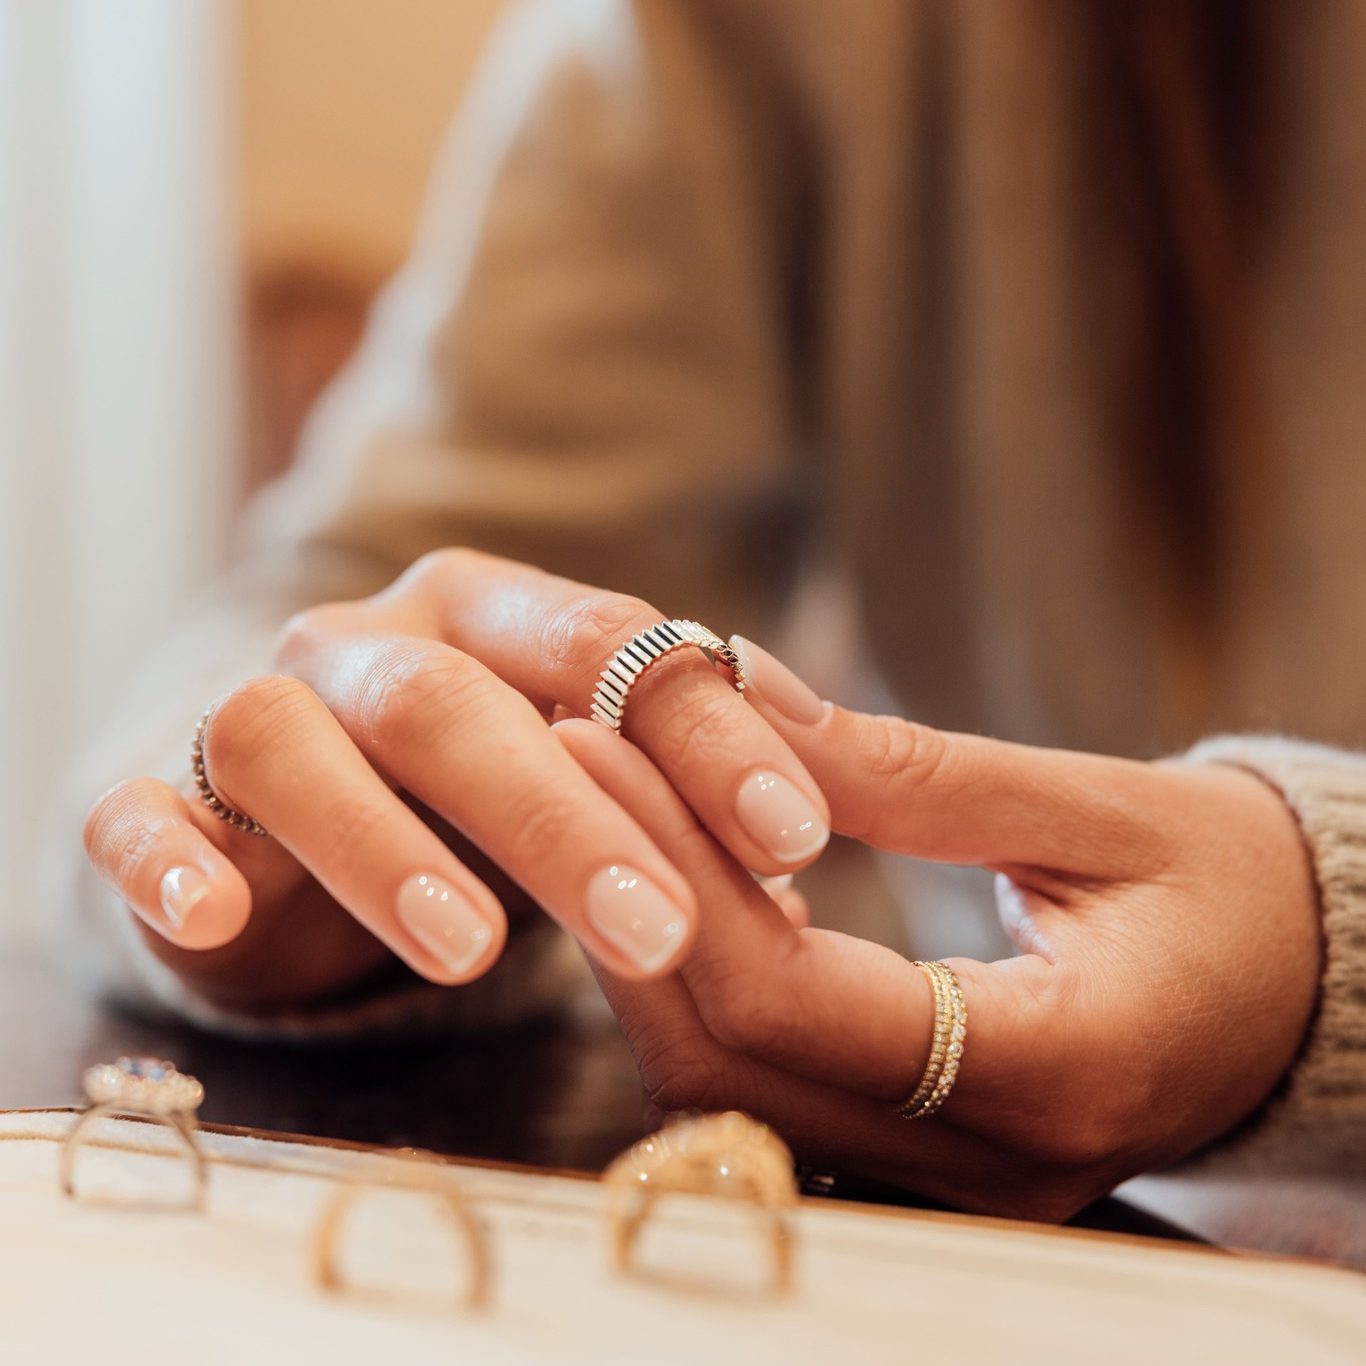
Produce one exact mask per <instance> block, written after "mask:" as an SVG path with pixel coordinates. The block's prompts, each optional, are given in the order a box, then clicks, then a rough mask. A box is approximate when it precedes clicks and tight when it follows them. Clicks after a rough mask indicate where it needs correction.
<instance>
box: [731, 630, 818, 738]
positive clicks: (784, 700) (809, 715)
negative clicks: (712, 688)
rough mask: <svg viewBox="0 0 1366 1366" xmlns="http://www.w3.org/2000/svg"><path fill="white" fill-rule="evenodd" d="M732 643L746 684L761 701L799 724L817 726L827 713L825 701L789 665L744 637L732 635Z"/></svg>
mask: <svg viewBox="0 0 1366 1366" xmlns="http://www.w3.org/2000/svg"><path fill="white" fill-rule="evenodd" d="M730 643H731V646H732V648H733V649H734V650H735V652H736V654H738V655H739V656H740V663H741V665H742V666H743V667H744V671H745V679H746V687H747V688H753V689H754V692H755V694H756V696H757V697H758V698H759V700H760V701H761V702H767V703H768V705H769V706H770V707H772V708H773V710H774V711H776V712H781V713H782V715H784V716H786V717H787V719H788V720H789V721H795V722H796V723H797V724H798V725H799V726H814V725H815V724H816V722H817V721H819V720H820V719H821V717H822V716H824V715H825V703H824V702H822V701H821V699H820V698H819V697H817V696H816V694H815V693H814V692H812V691H811V689H810V688H808V687H807V686H806V684H805V683H803V682H802V680H801V679H800V678H798V677H797V675H796V674H794V673H793V672H792V670H791V669H789V668H788V667H787V665H786V664H782V663H780V662H779V661H778V660H776V659H774V657H773V656H772V655H771V654H769V652H768V651H767V650H764V649H761V648H760V647H759V646H758V645H756V644H755V643H754V642H753V641H752V640H746V639H745V638H744V636H731V638H730Z"/></svg>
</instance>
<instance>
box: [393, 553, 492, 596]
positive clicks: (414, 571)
mask: <svg viewBox="0 0 1366 1366" xmlns="http://www.w3.org/2000/svg"><path fill="white" fill-rule="evenodd" d="M479 558H480V556H479V553H478V552H477V551H474V550H469V549H467V548H466V547H465V546H459V545H452V546H442V547H441V548H440V549H438V550H429V551H427V552H426V553H425V554H423V555H419V556H418V557H417V559H416V560H414V561H413V563H412V564H411V565H409V566H408V568H407V569H406V570H404V572H403V573H402V574H401V575H400V576H399V578H398V579H397V580H396V582H395V583H394V585H393V587H394V588H395V589H396V590H398V591H399V592H415V593H417V594H419V595H421V596H426V597H434V598H439V597H442V596H444V595H445V594H446V592H447V591H448V590H449V588H450V586H451V584H452V583H453V582H454V581H455V580H457V579H460V578H462V577H463V576H464V575H465V574H467V573H468V571H469V569H470V567H471V565H472V564H473V563H474V562H475V561H476V560H477V559H479Z"/></svg>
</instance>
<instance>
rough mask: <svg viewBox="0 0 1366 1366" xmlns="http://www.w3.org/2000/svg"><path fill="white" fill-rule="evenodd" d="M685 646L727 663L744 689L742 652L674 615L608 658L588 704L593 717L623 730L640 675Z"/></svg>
mask: <svg viewBox="0 0 1366 1366" xmlns="http://www.w3.org/2000/svg"><path fill="white" fill-rule="evenodd" d="M686 645H695V646H697V648H698V649H699V650H701V651H702V653H703V654H704V655H706V656H707V658H708V659H710V660H711V661H712V663H713V664H723V665H725V667H726V668H727V669H729V670H730V676H731V679H732V681H733V682H734V684H735V691H736V692H744V690H745V664H744V661H743V660H742V659H741V658H740V653H739V651H738V650H736V649H735V647H734V646H733V645H730V644H728V643H727V642H726V641H724V640H722V639H721V637H720V636H718V635H717V634H716V632H715V631H709V630H708V629H707V628H706V627H705V626H703V625H701V624H700V623H698V622H696V621H684V620H682V619H681V618H678V617H675V618H674V619H673V620H672V621H661V622H657V623H656V624H655V625H654V626H651V627H650V628H649V629H648V630H645V631H641V632H639V633H638V634H636V635H634V636H632V637H631V639H630V640H628V641H627V642H626V644H625V645H623V646H622V647H621V649H619V650H618V651H617V652H616V654H614V655H613V656H612V658H611V659H610V660H609V661H608V664H607V667H606V668H605V669H604V670H603V671H602V674H601V675H600V676H599V678H598V686H597V687H596V688H595V689H594V690H593V700H592V702H591V704H590V705H589V709H588V710H589V714H590V715H591V716H592V718H593V720H595V721H597V722H598V723H599V724H600V725H604V726H606V727H607V729H608V730H614V731H618V732H620V730H621V718H622V715H623V713H624V712H625V711H626V700H627V698H629V697H630V695H631V689H632V688H633V687H635V685H636V683H637V681H638V680H639V679H640V676H641V675H642V674H643V673H644V672H645V670H646V669H648V668H649V667H650V665H651V664H653V663H654V662H655V660H657V659H663V658H664V656H665V655H667V654H670V653H672V652H673V651H674V650H681V649H683V647H684V646H686Z"/></svg>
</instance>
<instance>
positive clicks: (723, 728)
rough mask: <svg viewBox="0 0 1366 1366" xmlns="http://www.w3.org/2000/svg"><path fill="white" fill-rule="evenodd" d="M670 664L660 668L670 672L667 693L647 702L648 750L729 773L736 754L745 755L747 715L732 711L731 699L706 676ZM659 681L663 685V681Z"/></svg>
mask: <svg viewBox="0 0 1366 1366" xmlns="http://www.w3.org/2000/svg"><path fill="white" fill-rule="evenodd" d="M682 662H683V661H681V660H680V661H678V663H680V664H681V663H682ZM690 662H691V661H690ZM670 664H671V661H664V662H663V663H661V664H660V665H659V666H658V667H659V668H660V669H661V670H663V669H665V668H668V669H669V678H668V680H667V681H668V687H664V688H658V689H655V690H653V691H652V692H651V693H650V695H649V698H648V706H649V708H650V711H649V721H650V726H651V729H652V731H653V736H652V741H651V748H652V749H654V750H655V751H656V752H658V753H659V754H660V755H662V756H664V757H665V758H666V759H677V758H680V757H683V756H686V757H687V759H688V761H689V763H691V764H694V765H697V766H699V767H703V768H707V767H710V766H712V765H714V764H715V765H720V766H722V767H723V768H729V767H731V766H732V765H733V764H734V762H735V756H736V754H743V753H744V752H745V746H744V745H742V744H741V743H740V742H741V741H742V739H743V734H742V727H741V719H742V718H744V717H745V713H744V711H743V710H740V709H739V708H737V707H736V704H735V700H734V699H735V695H734V694H733V693H732V692H731V691H730V690H729V689H720V688H718V687H717V686H716V682H715V680H714V679H713V678H712V677H711V676H710V672H709V671H706V672H704V671H702V670H699V669H697V668H695V667H694V668H691V669H684V668H678V667H670ZM659 681H660V682H663V681H665V680H664V679H663V677H662V676H661V678H660V680H659Z"/></svg>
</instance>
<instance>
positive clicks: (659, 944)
mask: <svg viewBox="0 0 1366 1366" xmlns="http://www.w3.org/2000/svg"><path fill="white" fill-rule="evenodd" d="M584 900H585V903H586V908H587V912H588V920H589V923H590V924H591V925H592V926H593V928H594V929H595V930H597V932H598V933H599V934H600V935H602V937H603V938H604V939H605V940H607V942H608V943H609V944H611V945H612V946H613V947H614V948H616V949H620V950H621V952H622V953H624V954H625V955H626V956H627V957H628V958H629V959H630V960H631V961H632V962H633V963H634V964H635V965H636V966H637V967H638V968H639V969H640V970H641V971H642V972H654V971H655V970H656V969H657V968H662V967H663V966H664V964H665V963H667V962H668V961H669V959H671V958H672V957H673V956H674V954H676V953H677V952H678V950H679V949H680V948H682V946H683V941H684V939H685V938H686V937H687V929H688V922H687V918H686V917H685V916H684V914H683V912H682V911H681V910H679V908H678V907H677V906H676V905H675V904H674V903H673V902H672V901H671V900H670V899H669V898H668V897H667V896H665V895H664V893H663V892H662V891H661V890H660V889H659V888H658V887H657V886H655V884H654V883H653V882H651V881H650V879H649V878H647V877H646V876H645V874H644V873H641V872H639V871H637V870H636V869H635V868H631V867H628V866H627V865H626V864H624V863H613V864H610V865H609V866H608V867H606V868H604V869H602V870H601V871H600V872H598V873H595V874H594V875H593V878H592V880H591V881H590V882H589V884H588V890H587V892H586V893H585V895H584Z"/></svg>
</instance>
